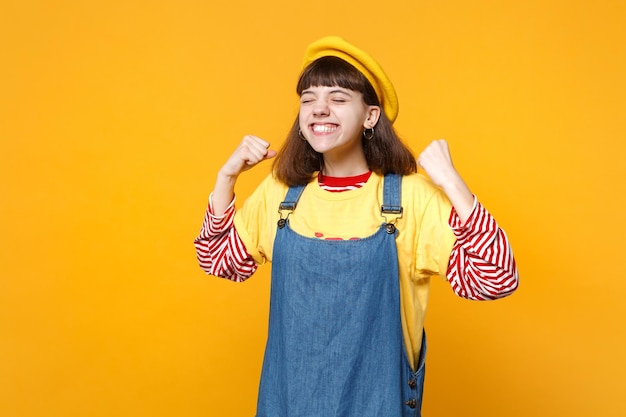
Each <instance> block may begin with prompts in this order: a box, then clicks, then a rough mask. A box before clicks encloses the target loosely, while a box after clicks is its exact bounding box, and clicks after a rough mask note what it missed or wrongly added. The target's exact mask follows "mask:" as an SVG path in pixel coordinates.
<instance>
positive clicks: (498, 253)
mask: <svg viewBox="0 0 626 417" xmlns="http://www.w3.org/2000/svg"><path fill="white" fill-rule="evenodd" d="M234 213H235V209H234V206H233V204H231V205H230V206H229V207H228V209H227V210H226V212H225V213H224V215H223V216H221V217H216V216H214V215H213V214H212V212H211V206H210V204H209V207H208V209H207V211H206V215H205V218H204V222H203V224H202V229H201V230H200V235H199V236H198V237H197V238H196V240H195V241H194V244H195V247H196V254H197V257H198V262H199V264H200V268H202V269H203V270H204V271H205V272H206V273H207V274H210V275H214V276H218V277H222V278H227V279H229V280H231V281H235V282H242V281H245V280H246V279H247V278H249V277H250V276H252V274H254V272H255V271H256V269H257V265H256V263H255V262H254V260H253V259H252V257H251V256H250V255H249V254H248V252H247V251H246V248H245V246H244V244H243V242H242V241H241V238H240V237H239V235H238V233H237V231H236V229H235V227H234V225H233V218H234ZM448 223H449V225H450V227H451V228H452V231H453V232H454V234H455V236H456V238H457V241H456V243H455V245H454V247H453V249H452V253H451V254H450V262H449V264H448V271H447V274H446V275H447V278H448V281H449V282H450V284H451V285H452V289H453V290H454V292H455V293H456V294H457V295H458V296H460V297H463V298H467V299H470V300H493V299H497V298H502V297H506V296H507V295H509V294H511V293H512V292H513V291H515V290H516V289H517V286H518V282H519V276H518V272H517V267H516V264H515V258H514V257H513V253H512V251H511V248H510V246H509V242H508V239H507V236H506V234H505V233H504V231H503V230H502V229H500V228H499V227H498V225H497V223H496V221H495V219H494V218H493V217H492V216H491V214H489V212H487V210H486V209H485V208H484V207H483V206H482V205H481V204H480V203H479V202H476V204H475V207H474V210H473V211H472V214H471V215H470V217H469V219H468V220H467V222H466V224H465V225H462V224H461V220H460V219H459V217H458V215H457V214H456V211H455V210H454V209H453V210H452V212H451V213H450V218H449V221H448Z"/></svg>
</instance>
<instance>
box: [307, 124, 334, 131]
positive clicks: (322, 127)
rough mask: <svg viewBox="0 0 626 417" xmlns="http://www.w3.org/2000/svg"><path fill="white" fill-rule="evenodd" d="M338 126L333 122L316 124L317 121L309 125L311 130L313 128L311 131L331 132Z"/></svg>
mask: <svg viewBox="0 0 626 417" xmlns="http://www.w3.org/2000/svg"><path fill="white" fill-rule="evenodd" d="M337 128H338V126H337V125H335V124H329V123H325V124H318V123H314V124H313V125H311V130H313V132H315V133H332V132H334V131H335V130H337Z"/></svg>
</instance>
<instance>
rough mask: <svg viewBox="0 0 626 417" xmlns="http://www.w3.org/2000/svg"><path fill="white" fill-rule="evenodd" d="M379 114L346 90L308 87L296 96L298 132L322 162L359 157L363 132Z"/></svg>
mask: <svg viewBox="0 0 626 417" xmlns="http://www.w3.org/2000/svg"><path fill="white" fill-rule="evenodd" d="M379 114H380V108H379V107H377V106H370V105H367V104H365V102H364V101H363V95H362V94H361V93H359V92H357V91H353V90H350V89H347V88H342V87H338V86H332V87H329V86H318V87H309V88H307V89H305V90H303V91H302V94H301V96H300V113H299V123H300V130H301V131H302V135H303V136H304V137H305V139H306V140H307V142H309V144H310V145H311V147H312V148H313V149H314V150H315V151H316V152H319V153H321V154H323V155H324V158H325V159H327V158H332V159H334V160H338V159H339V160H340V159H351V158H355V157H361V156H362V155H363V149H362V145H361V140H362V133H363V129H365V128H371V127H373V126H374V125H375V124H376V122H377V121H378V116H379ZM363 159H364V157H363Z"/></svg>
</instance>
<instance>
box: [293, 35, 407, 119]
mask: <svg viewBox="0 0 626 417" xmlns="http://www.w3.org/2000/svg"><path fill="white" fill-rule="evenodd" d="M325 56H334V57H337V58H341V59H343V60H344V61H346V62H348V63H349V64H351V65H353V66H354V67H355V68H356V69H358V70H359V71H360V72H361V73H362V74H363V75H364V76H365V78H367V79H368V81H369V82H370V83H371V84H372V86H373V87H374V90H375V91H376V95H377V97H378V101H380V104H381V106H382V107H383V111H384V112H385V114H386V115H387V118H388V119H389V120H390V121H391V123H393V122H394V120H396V117H397V116H398V96H397V95H396V90H395V89H394V88H393V84H391V80H389V77H387V74H385V72H384V71H383V69H382V67H381V66H380V65H379V64H378V62H376V61H375V60H374V58H372V57H371V56H370V55H369V54H367V53H366V52H364V51H362V50H360V49H359V48H357V47H356V46H354V45H351V44H350V43H348V42H346V41H345V40H344V39H342V38H340V37H338V36H327V37H325V38H322V39H319V40H317V41H315V42H313V43H312V44H310V45H309V46H308V47H307V50H306V52H305V54H304V64H303V66H302V67H303V68H306V67H307V66H308V65H310V64H311V63H312V62H313V61H315V60H316V59H319V58H322V57H325Z"/></svg>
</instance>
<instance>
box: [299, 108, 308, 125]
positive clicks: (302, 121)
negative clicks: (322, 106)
mask: <svg viewBox="0 0 626 417" xmlns="http://www.w3.org/2000/svg"><path fill="white" fill-rule="evenodd" d="M306 120H307V114H306V111H304V110H302V108H300V111H299V113H298V123H299V124H300V129H303V127H306Z"/></svg>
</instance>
